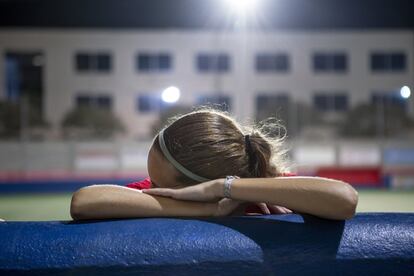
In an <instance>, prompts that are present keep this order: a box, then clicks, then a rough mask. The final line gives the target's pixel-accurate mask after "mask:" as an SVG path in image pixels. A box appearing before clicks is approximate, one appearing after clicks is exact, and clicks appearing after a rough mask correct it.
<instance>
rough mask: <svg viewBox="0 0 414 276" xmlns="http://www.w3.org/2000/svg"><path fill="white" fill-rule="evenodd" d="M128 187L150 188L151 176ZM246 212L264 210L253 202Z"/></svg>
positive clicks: (287, 174)
mask: <svg viewBox="0 0 414 276" xmlns="http://www.w3.org/2000/svg"><path fill="white" fill-rule="evenodd" d="M280 176H296V174H294V173H282V174H281V175H280ZM126 186H127V187H128V188H132V189H138V190H142V189H150V188H151V179H150V178H149V177H146V178H145V179H144V180H141V181H137V182H132V183H128V184H127V185H126ZM245 213H246V214H247V213H258V214H263V212H262V210H261V209H260V208H259V207H258V206H257V205H255V204H251V205H249V206H247V207H246V209H245Z"/></svg>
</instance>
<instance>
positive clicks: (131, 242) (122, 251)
mask: <svg viewBox="0 0 414 276" xmlns="http://www.w3.org/2000/svg"><path fill="white" fill-rule="evenodd" d="M0 274H1V275H3V274H4V275H10V274H18V275H29V274H30V275H79V274H81V275H85V274H86V275H88V276H91V275H149V274H151V275H197V276H199V275H298V274H300V275H302V274H305V275H390V274H398V275H414V214H413V213H405V214H403V213H360V214H358V215H357V216H356V217H355V218H353V219H351V220H348V221H331V220H323V219H319V218H316V217H313V216H308V215H297V214H294V215H271V216H254V217H247V216H246V217H243V216H242V217H225V218H142V219H131V220H110V221H88V222H4V223H0Z"/></svg>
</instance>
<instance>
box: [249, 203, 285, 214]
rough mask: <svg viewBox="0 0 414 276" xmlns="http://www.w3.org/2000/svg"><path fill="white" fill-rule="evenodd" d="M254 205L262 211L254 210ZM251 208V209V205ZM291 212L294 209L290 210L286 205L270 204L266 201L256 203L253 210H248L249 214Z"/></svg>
mask: <svg viewBox="0 0 414 276" xmlns="http://www.w3.org/2000/svg"><path fill="white" fill-rule="evenodd" d="M254 206H256V207H257V208H258V209H260V212H261V213H257V212H258V211H259V210H254ZM249 209H251V207H250V208H249ZM291 213H293V211H292V210H289V209H288V208H286V207H282V206H278V205H269V204H266V203H255V205H253V210H250V212H248V213H247V214H250V215H257V214H265V215H270V214H291Z"/></svg>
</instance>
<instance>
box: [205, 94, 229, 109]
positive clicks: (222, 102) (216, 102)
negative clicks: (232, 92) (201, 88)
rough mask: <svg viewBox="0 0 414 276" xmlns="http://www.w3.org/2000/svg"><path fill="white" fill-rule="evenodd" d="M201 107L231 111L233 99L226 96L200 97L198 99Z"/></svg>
mask: <svg viewBox="0 0 414 276" xmlns="http://www.w3.org/2000/svg"><path fill="white" fill-rule="evenodd" d="M197 104H199V105H213V106H215V107H217V108H219V109H221V110H223V111H230V110H231V98H230V97H229V96H225V95H209V96H200V97H198V99H197Z"/></svg>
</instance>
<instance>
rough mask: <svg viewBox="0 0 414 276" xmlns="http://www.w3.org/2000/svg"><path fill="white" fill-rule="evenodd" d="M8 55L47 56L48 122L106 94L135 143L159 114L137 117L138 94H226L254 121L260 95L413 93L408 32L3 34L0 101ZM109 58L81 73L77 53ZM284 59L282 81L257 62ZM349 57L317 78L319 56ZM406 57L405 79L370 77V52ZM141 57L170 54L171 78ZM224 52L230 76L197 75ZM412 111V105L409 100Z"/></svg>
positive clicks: (191, 99)
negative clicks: (90, 96)
mask: <svg viewBox="0 0 414 276" xmlns="http://www.w3.org/2000/svg"><path fill="white" fill-rule="evenodd" d="M7 50H13V51H17V50H22V51H25V50H31V51H33V50H36V51H42V52H43V53H44V54H45V66H44V91H43V92H44V103H45V115H46V119H47V120H48V121H49V122H51V123H52V124H53V125H55V126H58V125H59V123H60V121H61V120H62V117H63V115H64V114H65V113H66V112H67V111H68V110H69V109H71V108H72V107H73V105H74V99H75V97H76V95H77V94H78V93H79V92H82V91H88V92H91V93H92V92H96V93H100V92H108V93H111V94H112V95H113V104H114V111H115V113H116V114H117V115H118V116H119V117H120V118H121V119H122V121H124V123H125V124H126V125H127V127H128V129H129V130H130V133H131V136H132V137H139V136H145V135H146V134H147V132H148V131H149V129H148V126H149V125H150V124H151V123H152V122H154V121H155V120H156V119H157V114H156V113H155V114H154V113H152V114H144V113H139V112H138V111H137V109H136V101H137V96H138V94H139V93H145V92H154V91H155V92H157V93H161V91H162V89H164V88H165V87H167V86H170V85H175V86H177V87H179V88H180V89H181V93H182V97H181V99H180V102H181V103H186V104H189V105H191V104H194V103H195V101H196V98H197V95H199V93H204V94H205V93H207V92H211V93H215V92H217V91H222V92H223V93H225V94H228V95H229V96H231V97H232V103H233V110H232V113H233V114H234V115H235V116H236V117H237V118H238V119H241V120H245V119H248V118H254V115H255V95H256V94H257V93H258V92H261V91H268V92H288V93H289V94H290V95H291V97H292V99H294V100H300V101H302V102H306V103H309V104H312V97H313V93H314V92H315V91H321V90H323V91H325V90H326V91H345V92H348V93H349V100H350V103H351V105H355V104H357V103H360V102H364V101H369V100H370V97H371V93H372V92H373V91H375V90H378V91H387V90H395V89H399V88H400V87H401V86H402V85H409V86H410V87H411V88H412V87H413V86H414V72H413V65H414V57H413V55H414V33H413V32H410V31H340V32H339V31H336V32H256V33H244V32H229V33H226V32H211V31H183V30H165V31H142V30H137V31H110V30H106V31H103V30H76V31H75V30H26V31H22V30H6V29H2V30H0V53H2V54H1V55H0V64H3V65H2V66H0V89H1V90H0V98H1V97H4V96H5V77H4V75H5V74H4V54H5V52H6V51H7ZM82 50H90V51H91V52H95V51H100V50H104V51H109V52H111V53H112V61H113V67H112V71H111V72H110V73H78V72H76V69H75V64H74V57H75V53H76V52H77V51H82ZM279 50H280V51H283V52H287V53H288V54H289V57H290V63H291V70H290V71H289V72H288V73H286V74H285V73H283V74H263V73H257V72H256V71H255V66H254V57H255V55H256V53H259V52H265V51H269V52H274V51H279ZM319 50H326V51H344V52H346V53H347V55H348V70H347V72H346V73H344V74H336V73H323V74H315V73H314V72H313V69H312V54H313V52H314V51H319ZM374 50H379V51H384V50H398V51H403V52H405V53H406V56H407V70H406V71H404V72H402V73H383V74H379V73H375V74H373V73H372V72H371V71H370V60H369V55H370V53H371V52H372V51H374ZM140 51H149V52H152V51H153V52H157V51H162V52H169V53H171V56H172V59H173V63H172V64H173V69H172V70H171V71H169V72H167V73H139V72H137V70H136V68H135V57H136V54H137V53H138V52H140ZM206 51H224V52H228V53H229V55H230V58H231V70H230V71H229V72H228V73H223V74H220V75H217V74H200V73H199V72H198V70H197V68H196V65H195V57H196V55H197V54H198V53H200V52H206ZM410 101H411V108H412V106H413V103H412V98H411V100H410Z"/></svg>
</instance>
